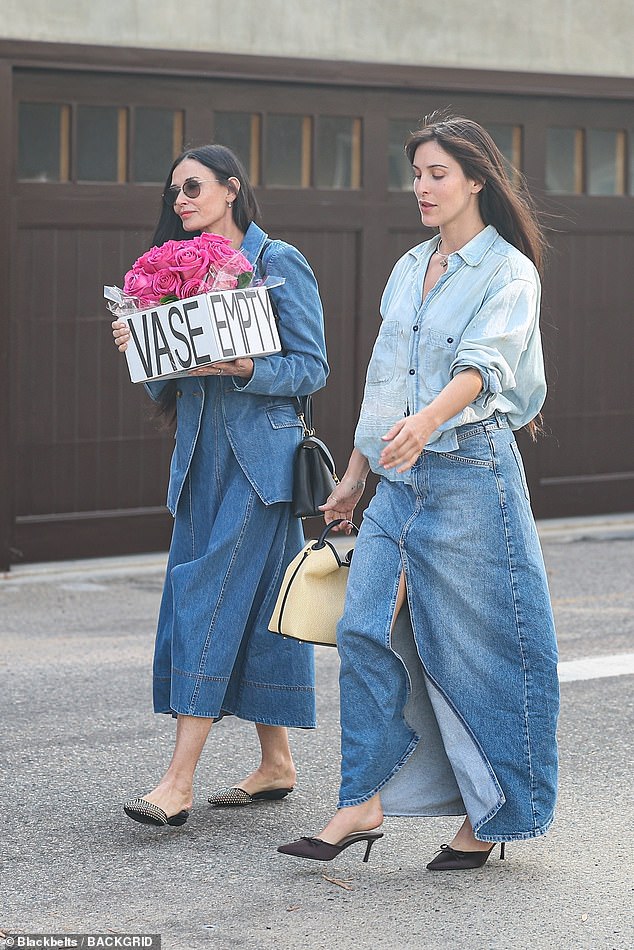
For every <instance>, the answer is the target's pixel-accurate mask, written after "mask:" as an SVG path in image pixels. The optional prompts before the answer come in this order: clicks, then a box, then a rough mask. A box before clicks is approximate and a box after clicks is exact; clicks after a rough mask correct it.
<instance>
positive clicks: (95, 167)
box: [77, 106, 125, 181]
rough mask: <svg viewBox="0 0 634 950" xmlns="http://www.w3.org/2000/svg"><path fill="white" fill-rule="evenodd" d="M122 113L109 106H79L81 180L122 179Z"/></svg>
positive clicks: (78, 170) (78, 157)
mask: <svg viewBox="0 0 634 950" xmlns="http://www.w3.org/2000/svg"><path fill="white" fill-rule="evenodd" d="M120 112H121V110H120V109H117V108H115V107H109V106H79V107H78V109H77V180H78V181H119V180H120V161H119V157H120V147H119V132H120V128H119V126H120ZM123 178H124V179H125V174H124V175H123Z"/></svg>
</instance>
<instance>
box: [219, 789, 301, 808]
mask: <svg viewBox="0 0 634 950" xmlns="http://www.w3.org/2000/svg"><path fill="white" fill-rule="evenodd" d="M292 791H293V789H292V788H271V789H269V790H268V791H266V792H254V794H253V795H249V793H248V792H245V790H244V789H243V788H239V787H238V786H237V785H233V786H231V788H217V789H216V791H215V792H212V793H211V795H210V796H209V799H208V801H209V804H210V805H213V806H214V808H236V807H239V806H240V805H253V804H254V803H255V802H277V801H280V799H282V798H286V796H287V795H290V793H291V792H292Z"/></svg>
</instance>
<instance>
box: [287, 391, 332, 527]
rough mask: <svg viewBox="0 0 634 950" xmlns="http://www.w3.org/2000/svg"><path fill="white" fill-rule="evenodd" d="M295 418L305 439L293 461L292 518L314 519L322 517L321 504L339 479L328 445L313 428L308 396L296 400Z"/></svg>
mask: <svg viewBox="0 0 634 950" xmlns="http://www.w3.org/2000/svg"><path fill="white" fill-rule="evenodd" d="M297 401H298V409H297V415H298V416H299V418H300V420H301V422H302V425H303V426H304V438H303V440H302V441H301V442H300V444H299V445H298V446H297V449H296V451H295V458H294V460H293V502H292V505H293V509H292V510H293V515H294V516H295V517H296V518H315V517H318V516H321V515H323V512H322V511H320V510H319V505H323V504H324V502H325V501H326V500H327V498H328V496H329V495H330V494H331V492H333V491H334V490H335V487H336V486H337V483H338V481H339V479H338V478H337V475H336V472H335V463H334V460H333V457H332V455H331V454H330V452H329V451H328V448H327V446H326V445H325V444H324V443H323V442H322V441H321V439H318V438H317V437H316V435H315V430H314V428H313V418H312V415H313V408H312V399H311V397H310V396H305V397H304V398H303V399H302V400H300V399H298V400H297Z"/></svg>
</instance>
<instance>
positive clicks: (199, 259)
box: [169, 241, 209, 280]
mask: <svg viewBox="0 0 634 950" xmlns="http://www.w3.org/2000/svg"><path fill="white" fill-rule="evenodd" d="M183 245H185V246H183ZM169 269H170V270H171V271H173V272H174V273H175V274H179V275H180V277H181V280H192V279H193V278H198V279H200V280H202V278H203V277H205V276H206V275H207V274H208V272H209V256H208V254H207V251H206V249H205V248H201V247H199V246H196V244H195V243H194V241H183V242H181V246H180V247H178V248H176V249H175V251H174V255H173V263H172V264H171V266H170V268H169Z"/></svg>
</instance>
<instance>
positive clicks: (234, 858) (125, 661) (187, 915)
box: [0, 517, 634, 950]
mask: <svg viewBox="0 0 634 950" xmlns="http://www.w3.org/2000/svg"><path fill="white" fill-rule="evenodd" d="M540 532H541V535H542V540H543V544H544V552H545V557H546V563H547V567H548V573H549V578H550V584H551V589H552V595H553V600H554V605H555V614H556V619H557V626H558V634H559V641H560V649H561V661H562V662H561V667H560V671H561V679H562V715H561V726H560V749H561V788H560V798H559V807H558V816H557V820H556V822H555V825H554V826H553V828H552V830H551V831H550V832H549V833H548V835H546V836H545V837H544V838H541V839H538V840H536V841H533V842H527V843H518V844H512V845H510V846H509V847H508V849H507V860H506V861H499V860H498V859H497V858H493V857H492V858H491V859H489V861H488V863H487V864H486V865H485V867H484V868H483V869H481V870H477V871H468V872H462V873H454V874H431V873H429V872H427V871H425V869H424V868H425V864H426V863H427V862H428V861H429V859H430V857H431V856H432V855H433V853H434V851H435V850H436V849H437V848H438V847H439V845H440V844H441V843H443V842H445V841H448V840H451V837H452V835H453V829H454V828H455V827H456V824H457V820H456V819H455V818H454V819H427V820H422V819H396V818H391V819H387V820H386V822H385V827H384V830H385V832H386V835H385V838H384V839H382V840H381V841H379V842H378V843H377V844H376V845H375V847H374V849H373V851H372V855H371V860H370V863H369V864H367V865H365V864H363V863H362V860H361V858H362V851H363V849H362V848H350V849H348V850H346V851H345V852H343V854H342V855H341V856H340V857H339V858H338V859H336V860H335V861H333V862H331V863H318V862H300V861H296V860H293V859H291V858H288V857H284V856H282V855H278V854H277V853H276V850H275V849H276V846H277V844H279V843H280V842H283V841H288V840H290V839H291V838H294V837H298V836H299V835H301V834H313V833H316V832H317V831H318V830H319V829H320V827H321V826H322V825H323V823H324V821H325V819H326V818H327V817H328V816H329V815H330V814H331V813H332V811H333V809H334V807H335V803H336V794H337V782H338V764H339V737H338V687H337V667H338V661H337V655H336V652H335V651H334V650H333V649H329V648H325V647H321V648H319V649H318V651H317V675H318V680H317V686H318V713H319V727H318V729H317V730H316V731H306V732H302V731H296V732H294V734H293V736H292V744H293V751H294V755H295V759H296V764H297V767H298V772H299V781H298V786H297V789H296V791H295V792H294V793H293V794H292V795H291V796H289V797H288V799H286V800H285V801H283V802H278V803H269V804H260V805H258V806H257V807H255V806H254V807H251V808H248V809H235V810H227V811H225V810H213V809H211V808H210V807H209V805H207V803H206V798H207V795H206V793H208V791H209V790H210V789H212V788H213V787H215V786H217V785H224V784H233V783H234V782H239V780H240V779H241V778H243V777H244V776H245V775H246V774H247V773H248V772H249V771H251V769H252V768H253V766H254V764H255V763H256V761H257V749H258V746H257V742H256V738H255V730H254V728H253V726H252V725H250V724H248V723H243V722H240V721H237V720H233V719H227V720H225V721H223V722H222V723H220V724H218V725H216V726H214V727H213V729H212V734H211V736H210V739H209V742H208V744H207V748H206V749H205V752H204V754H203V758H202V760H201V764H200V766H199V770H198V773H197V795H198V798H197V801H196V803H195V806H194V810H193V813H192V816H191V817H190V819H189V821H188V823H187V824H186V825H185V826H184V827H183V828H166V829H160V830H159V829H154V828H150V827H146V826H142V825H138V824H134V823H133V822H131V821H129V820H128V819H127V818H126V817H125V816H124V814H123V812H122V809H121V803H122V802H123V801H124V800H125V799H126V798H128V797H131V796H132V795H134V794H142V793H143V792H144V791H146V790H148V789H149V788H150V787H151V786H152V784H153V783H154V782H155V781H156V779H157V778H158V776H159V775H160V774H161V771H162V770H163V768H164V766H165V765H166V763H167V760H168V757H169V754H170V751H171V744H172V737H173V729H174V724H173V721H172V720H171V719H170V718H168V717H166V716H154V715H153V713H152V712H151V680H150V665H151V654H152V641H153V630H154V624H155V620H156V613H157V609H158V601H159V595H160V590H161V585H162V569H163V566H164V560H165V559H164V557H162V556H158V555H157V556H147V557H136V558H127V559H112V560H107V561H85V562H75V563H67V564H60V565H36V566H32V567H23V568H20V569H18V570H16V571H15V572H13V573H12V574H11V575H10V576H9V577H4V578H1V579H0V634H1V643H2V652H1V654H0V674H1V683H2V688H1V690H0V715H1V717H2V724H3V730H2V732H3V741H2V762H1V766H2V771H1V775H2V795H1V802H2V832H1V839H0V840H1V844H0V855H1V862H0V892H1V893H0V931H1V932H2V933H4V934H5V935H10V937H12V938H13V942H14V945H15V946H17V945H18V943H17V940H18V937H20V935H22V937H23V938H24V935H26V934H28V933H39V934H69V933H92V934H95V933H99V934H106V935H109V936H110V937H113V936H116V935H120V934H125V933H135V934H161V935H162V946H163V950H190V948H191V950H199V948H209V950H230V948H240V950H269V948H276V950H300V948H302V950H303V948H306V950H335V948H336V950H339V948H341V950H347V948H351V950H352V948H354V950H364V948H368V950H370V948H372V950H374V948H377V950H378V948H390V950H392V948H394V950H397V948H399V950H400V948H407V950H409V948H412V950H472V948H473V950H476V948H477V950H542V948H544V950H545V948H548V950H551V948H562V950H581V948H588V950H604V948H605V950H608V948H611V950H624V948H629V947H631V946H633V945H634V933H633V931H632V923H631V921H632V915H631V907H632V870H633V867H632V772H631V750H632V738H631V737H632V732H633V730H632V692H631V687H632V672H634V645H633V637H632V633H633V630H634V610H633V608H634V584H633V575H634V517H629V518H628V517H623V518H611V519H610V518H608V519H595V520H593V521H588V522H583V523H579V522H552V523H543V524H542V525H540ZM10 943H11V939H9V940H8V942H7V945H10ZM23 945H24V944H23ZM2 946H3V940H2V939H0V947H2Z"/></svg>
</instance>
